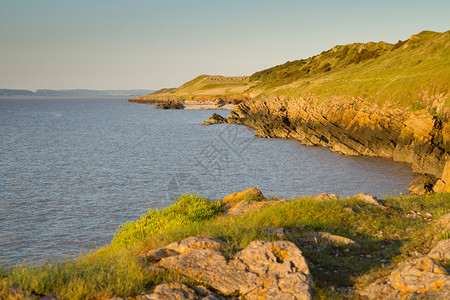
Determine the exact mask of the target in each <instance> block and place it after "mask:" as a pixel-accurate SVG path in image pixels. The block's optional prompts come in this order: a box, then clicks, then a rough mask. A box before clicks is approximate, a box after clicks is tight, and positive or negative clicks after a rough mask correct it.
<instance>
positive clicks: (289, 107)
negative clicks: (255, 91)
mask: <svg viewBox="0 0 450 300" xmlns="http://www.w3.org/2000/svg"><path fill="white" fill-rule="evenodd" d="M227 121H228V122H229V123H235V124H242V125H246V126H249V127H251V128H253V129H255V130H257V132H256V135H257V136H259V137H276V138H292V139H296V140H299V141H300V142H301V143H302V144H305V145H311V146H323V147H328V148H330V149H331V150H332V151H336V152H339V153H341V154H346V155H367V156H374V157H387V158H392V159H394V160H395V161H399V162H406V163H410V164H411V165H412V168H413V170H414V171H415V172H418V173H426V174H431V175H434V176H436V177H438V178H441V177H442V174H443V171H444V166H445V164H446V161H447V160H448V159H449V151H450V128H449V125H448V124H447V123H446V122H443V121H442V120H440V119H439V118H438V117H436V116H434V115H432V114H431V113H430V112H429V111H427V110H424V109H422V110H417V111H406V110H402V109H386V108H381V107H378V106H377V105H371V104H370V103H367V102H366V101H364V100H363V99H360V98H352V97H332V98H330V99H329V100H328V101H326V102H320V101H318V100H317V99H316V98H314V97H313V96H310V97H299V98H295V99H288V98H286V97H269V98H260V99H254V100H252V101H249V102H246V103H241V104H240V105H238V106H237V107H236V108H235V109H234V110H233V111H232V112H231V113H230V115H229V117H228V118H227Z"/></svg>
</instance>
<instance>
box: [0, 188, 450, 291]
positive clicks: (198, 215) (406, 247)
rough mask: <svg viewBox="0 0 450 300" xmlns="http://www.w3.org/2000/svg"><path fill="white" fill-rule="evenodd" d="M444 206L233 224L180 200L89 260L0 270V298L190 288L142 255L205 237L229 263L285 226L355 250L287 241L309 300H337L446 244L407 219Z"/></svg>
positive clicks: (323, 205) (321, 209)
mask: <svg viewBox="0 0 450 300" xmlns="http://www.w3.org/2000/svg"><path fill="white" fill-rule="evenodd" d="M449 204H450V195H449V194H440V195H431V196H422V197H402V198H390V199H387V208H386V209H382V208H379V207H376V206H373V205H370V204H366V203H364V202H361V201H358V200H355V199H345V200H327V201H316V200H312V199H310V198H304V197H303V198H295V199H291V200H290V201H286V202H284V201H283V202H280V203H278V204H277V205H274V206H268V207H265V208H263V209H261V210H258V211H254V212H249V213H246V214H243V215H239V216H235V217H232V216H227V215H223V214H222V213H221V206H220V203H219V202H214V201H210V200H209V199H207V198H202V197H200V196H198V195H188V194H186V195H182V196H181V197H180V198H178V199H176V202H175V204H174V205H172V206H170V207H168V208H166V209H163V210H150V211H149V212H148V213H147V214H146V215H144V216H142V217H141V218H140V219H139V220H137V221H135V222H128V223H126V224H124V225H123V226H121V227H120V228H119V229H118V231H117V234H116V235H115V237H114V239H113V241H112V243H111V244H110V245H109V246H108V247H106V248H103V249H100V250H99V251H97V252H95V253H89V254H88V255H86V256H83V257H79V258H77V259H69V260H64V261H59V262H46V263H44V264H43V265H37V266H34V265H26V264H22V265H18V266H14V267H3V268H0V298H6V297H7V295H8V293H9V291H10V289H11V288H18V289H20V290H21V291H28V292H32V293H33V294H35V295H45V294H56V295H58V296H59V297H61V298H68V299H91V298H95V299H105V298H108V297H113V296H121V297H125V296H136V295H139V294H142V293H148V292H149V291H151V289H152V287H154V286H155V285H157V284H159V283H162V282H171V281H182V282H185V283H186V284H188V285H191V286H192V285H194V284H196V283H195V282H194V281H193V280H191V279H189V278H184V277H183V276H181V275H179V274H176V273H171V272H166V271H161V272H149V271H147V269H146V265H145V263H144V262H143V261H142V260H141V259H139V256H140V254H142V253H145V252H146V251H148V250H151V249H156V248H159V247H163V246H165V245H167V244H168V243H171V242H173V241H176V240H180V239H183V238H186V237H189V236H193V235H209V236H215V237H218V238H220V239H222V240H224V241H227V242H228V248H227V249H226V251H225V252H226V254H227V255H228V256H230V257H231V256H232V255H233V254H235V253H236V252H238V251H239V250H241V249H243V248H244V247H245V246H247V245H248V244H249V243H250V242H251V241H253V240H256V239H262V240H273V239H277V238H276V237H273V236H267V235H264V233H263V232H262V231H260V230H259V229H261V228H265V227H284V228H287V229H289V230H290V231H291V232H292V233H293V235H294V236H301V235H302V234H303V233H305V232H312V231H327V232H330V233H332V234H337V235H341V236H345V237H348V238H351V239H353V240H355V241H356V242H358V243H359V244H360V247H358V248H351V249H350V248H349V249H347V248H345V247H344V248H342V247H333V246H326V247H320V248H318V247H317V245H311V244H307V243H306V244H305V243H304V242H302V241H301V239H295V238H293V239H292V241H293V242H294V243H296V244H297V245H298V246H299V247H300V249H301V250H302V252H303V254H304V256H305V257H306V258H307V259H308V261H309V262H310V266H311V272H312V275H313V278H314V284H313V286H314V293H315V297H316V298H325V299H333V298H336V297H337V298H339V297H342V296H343V294H342V293H343V292H342V290H343V289H347V288H349V287H353V286H356V287H362V286H365V285H366V284H368V283H369V282H370V281H373V280H374V279H376V278H378V277H380V276H383V275H385V274H387V273H388V272H389V271H390V270H391V269H392V268H393V266H394V265H395V264H397V263H399V262H401V261H403V260H405V259H407V258H408V257H410V256H415V255H418V253H427V252H428V251H429V250H430V249H431V247H432V246H433V245H434V244H435V243H436V242H437V240H438V238H439V239H442V238H448V234H445V235H443V234H440V233H435V232H434V231H433V222H431V221H429V220H428V219H427V218H422V217H417V218H411V217H408V213H409V212H410V211H411V210H414V211H416V212H418V213H420V214H421V215H423V216H425V215H426V214H427V213H429V214H431V216H432V217H431V218H432V219H433V220H436V219H438V218H439V216H440V215H442V214H443V213H444V212H446V211H448V210H449V209H450V205H449ZM438 236H439V237H438Z"/></svg>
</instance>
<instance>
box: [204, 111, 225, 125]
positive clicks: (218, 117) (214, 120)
mask: <svg viewBox="0 0 450 300" xmlns="http://www.w3.org/2000/svg"><path fill="white" fill-rule="evenodd" d="M223 123H228V122H227V119H225V118H224V117H222V116H221V115H219V114H216V113H213V115H212V116H211V118H209V119H208V120H207V121H203V122H202V125H212V124H223Z"/></svg>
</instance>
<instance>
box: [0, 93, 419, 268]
mask: <svg viewBox="0 0 450 300" xmlns="http://www.w3.org/2000/svg"><path fill="white" fill-rule="evenodd" d="M126 100H127V99H126V98H81V97H77V98H45V97H27V98H20V97H14V98H8V97H1V98H0V264H3V265H10V264H17V263H22V262H24V263H41V262H43V261H47V260H54V259H63V258H66V257H76V256H78V255H80V253H87V252H88V251H95V250H96V249H98V248H100V247H104V246H105V245H107V244H108V243H109V242H110V241H111V240H112V238H113V237H114V234H115V232H116V230H117V228H118V227H119V226H120V225H121V224H123V223H125V222H126V221H133V220H136V219H138V218H139V217H140V216H141V215H143V214H145V213H146V212H147V211H148V210H149V209H162V208H165V207H167V206H169V205H171V204H172V203H174V199H175V198H177V197H179V196H180V195H181V194H184V193H196V194H200V195H201V196H203V197H209V198H210V199H211V200H217V199H221V198H223V197H225V196H226V195H227V194H230V193H234V192H239V191H242V190H244V189H248V188H250V187H257V188H259V189H260V190H261V191H262V192H263V194H264V195H265V196H266V197H279V198H283V199H287V200H289V199H291V198H293V197H296V196H305V195H315V194H319V193H322V192H328V193H335V194H338V195H339V196H340V197H347V196H351V195H355V194H357V193H368V194H373V195H375V196H379V197H384V196H392V195H400V194H403V193H406V192H407V190H406V187H407V186H408V183H409V182H410V181H412V180H413V179H414V174H413V172H412V170H411V168H410V166H408V165H407V164H402V163H397V162H393V161H392V160H389V159H380V158H370V157H348V156H343V155H340V154H337V153H333V152H331V151H330V150H329V149H325V148H320V147H308V146H303V145H301V144H300V143H299V142H298V141H295V140H286V139H262V138H257V137H255V132H254V130H251V129H249V128H247V127H245V126H240V125H232V124H219V125H212V126H204V125H201V122H202V121H203V120H206V119H208V118H209V117H210V116H211V115H212V114H213V113H214V112H215V113H218V114H220V115H222V116H224V117H226V116H228V114H229V113H230V111H226V110H220V111H216V110H157V109H154V107H153V106H152V105H143V104H134V103H125V101H126Z"/></svg>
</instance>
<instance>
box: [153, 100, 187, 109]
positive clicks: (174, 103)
mask: <svg viewBox="0 0 450 300" xmlns="http://www.w3.org/2000/svg"><path fill="white" fill-rule="evenodd" d="M155 108H158V109H184V100H182V99H174V100H167V101H166V102H163V103H160V104H157V105H156V107H155Z"/></svg>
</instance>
